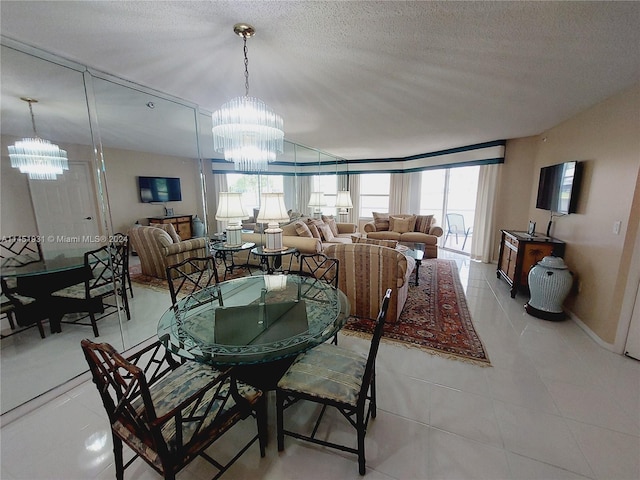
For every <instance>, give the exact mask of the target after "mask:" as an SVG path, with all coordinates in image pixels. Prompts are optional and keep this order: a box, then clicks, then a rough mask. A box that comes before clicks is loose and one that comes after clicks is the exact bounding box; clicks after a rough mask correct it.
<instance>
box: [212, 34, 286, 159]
mask: <svg viewBox="0 0 640 480" xmlns="http://www.w3.org/2000/svg"><path fill="white" fill-rule="evenodd" d="M233 31H234V32H235V33H236V34H237V35H238V36H240V37H242V38H243V39H244V65H245V69H244V76H245V95H244V96H243V97H237V98H234V99H232V100H230V101H229V102H227V103H225V104H224V105H222V106H221V107H220V109H219V110H217V111H215V112H214V113H213V115H212V120H213V128H212V133H213V146H214V148H215V150H216V151H217V152H224V158H225V160H227V161H230V162H233V163H234V165H235V169H236V170H241V171H257V172H261V171H265V170H267V165H268V164H269V163H270V162H273V161H275V160H276V155H277V154H278V153H282V152H283V147H284V131H283V127H284V122H283V120H282V117H280V116H279V115H277V114H276V113H275V112H274V111H273V110H271V108H269V106H267V105H266V104H265V103H264V102H263V101H262V100H260V99H258V98H254V97H250V96H249V67H248V66H249V59H248V57H247V38H250V37H252V36H253V35H255V29H254V28H253V27H252V26H251V25H248V24H244V23H237V24H236V25H234V27H233Z"/></svg>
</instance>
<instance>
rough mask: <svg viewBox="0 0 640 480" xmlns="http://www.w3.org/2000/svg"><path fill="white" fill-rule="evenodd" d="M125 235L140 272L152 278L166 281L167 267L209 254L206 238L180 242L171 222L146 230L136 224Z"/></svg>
mask: <svg viewBox="0 0 640 480" xmlns="http://www.w3.org/2000/svg"><path fill="white" fill-rule="evenodd" d="M128 235H129V239H130V241H131V245H132V246H133V249H134V250H135V252H136V253H137V254H138V257H139V258H140V266H141V267H142V273H143V274H144V275H149V276H152V277H157V278H163V279H165V278H167V272H166V268H167V267H168V266H170V265H175V264H176V263H180V262H182V261H183V260H186V259H187V258H194V257H206V256H207V254H208V248H207V240H206V239H205V238H203V237H200V238H192V239H190V240H181V239H180V237H179V236H178V234H177V233H176V230H175V228H174V227H173V225H172V224H170V223H167V224H157V225H155V224H154V226H148V227H147V226H143V225H136V226H134V227H132V228H130V229H129V232H128Z"/></svg>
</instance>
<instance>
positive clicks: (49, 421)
mask: <svg viewBox="0 0 640 480" xmlns="http://www.w3.org/2000/svg"><path fill="white" fill-rule="evenodd" d="M443 256H450V257H452V258H455V259H456V260H457V263H458V265H459V268H460V274H461V279H462V282H463V284H464V285H465V289H466V294H467V299H468V303H469V307H470V310H471V314H472V317H473V319H474V322H475V325H476V327H477V330H478V333H479V334H480V336H481V338H482V340H483V341H484V343H485V346H486V348H487V351H488V353H489V356H490V358H491V362H492V367H479V366H476V365H471V364H468V363H464V362H461V361H456V360H451V359H446V358H442V357H439V356H434V355H429V354H427V353H424V352H422V351H420V350H416V349H411V348H405V347H402V346H397V345H393V344H390V343H383V344H382V345H381V348H380V353H379V357H378V392H379V410H378V417H377V418H376V419H375V420H374V421H372V423H371V425H370V428H369V432H368V434H367V440H366V447H367V475H366V478H368V479H370V480H378V479H407V480H408V479H456V480H463V479H511V480H518V479H522V480H534V479H535V480H543V479H574V480H575V479H587V478H588V479H601V480H637V479H638V478H640V362H637V361H635V360H632V359H629V358H625V357H623V356H620V355H616V354H614V353H611V352H609V351H607V350H604V349H603V348H601V347H599V346H598V345H596V344H595V343H594V342H593V341H592V340H591V339H590V338H589V337H588V336H587V335H586V334H585V333H584V332H583V331H582V330H580V328H579V327H578V326H577V325H576V324H575V323H573V322H572V321H570V320H567V321H564V322H559V323H550V322H545V321H542V320H539V319H536V318H533V317H530V316H529V315H527V314H526V313H525V312H524V310H523V304H524V302H525V301H526V298H524V297H523V296H521V295H518V297H517V298H516V299H511V298H510V296H509V289H508V287H507V285H506V284H505V283H504V282H503V281H500V280H497V279H496V275H495V265H482V264H477V263H473V262H469V260H468V258H466V257H461V256H455V255H452V254H449V253H444V252H443ZM145 299H146V300H145ZM150 299H151V297H150V296H145V295H136V298H135V299H134V302H135V303H136V304H137V308H143V305H141V303H142V302H145V301H151V300H150ZM339 341H340V344H341V345H343V346H349V347H351V348H354V349H357V350H361V351H365V350H366V348H367V343H366V342H365V341H364V340H362V339H358V338H354V337H350V336H344V335H342V334H341V335H340V340H339ZM78 348H79V347H78ZM270 400H273V399H272V398H270ZM270 405H271V407H273V401H271V403H270ZM269 413H270V444H269V447H268V450H267V456H266V457H265V458H263V459H261V458H260V457H259V453H258V448H257V446H255V447H252V448H251V449H250V450H249V451H247V452H246V453H245V454H244V456H243V457H242V458H241V460H240V461H239V462H238V463H237V464H236V465H234V466H233V467H232V469H231V470H230V471H229V472H227V473H226V475H225V476H224V477H223V478H228V479H258V478H262V479H278V480H280V479H298V478H305V479H334V478H335V479H347V478H353V479H357V478H360V477H359V475H358V473H357V470H358V469H357V462H356V460H355V458H354V456H352V455H349V454H345V453H341V452H335V451H333V450H327V449H324V448H321V447H316V446H309V445H307V444H303V443H301V442H298V441H296V440H294V439H291V438H288V437H287V438H286V440H285V443H286V449H285V451H284V452H282V453H278V451H277V449H276V445H275V426H274V425H273V419H274V417H275V412H274V411H273V410H271V411H270V412H269ZM310 413H311V412H309V411H306V410H305V409H304V408H300V409H299V410H297V411H296V415H295V419H296V420H297V421H299V422H304V421H305V419H306V418H307V416H308V415H309V414H310ZM328 420H329V423H328V424H327V425H326V426H325V428H324V430H323V431H322V432H321V433H322V434H323V435H325V436H327V437H329V438H334V439H335V438H351V437H352V434H351V432H350V430H349V428H347V427H345V426H344V424H343V423H342V422H341V421H340V419H339V418H338V417H337V416H335V415H331V416H330V417H329V418H328ZM253 429H254V423H253V422H251V421H247V422H244V423H243V424H242V426H241V427H240V429H238V430H237V431H234V432H233V436H236V435H240V436H242V435H248V434H249V433H251V431H252V430H253ZM0 433H1V435H2V438H1V440H2V446H1V460H2V462H1V467H0V476H1V478H2V479H3V480H12V479H30V480H35V479H65V480H74V479H110V478H114V475H115V470H114V467H113V455H112V452H111V438H110V435H109V430H108V422H107V420H106V417H105V413H104V410H103V408H102V406H101V404H100V400H99V397H98V394H97V392H96V390H95V387H94V386H93V384H91V383H90V382H85V383H83V384H81V385H79V386H77V387H75V388H73V389H72V390H70V391H69V392H67V393H65V394H63V395H61V396H59V397H58V398H56V399H54V400H52V401H50V402H48V403H47V404H45V405H44V406H42V407H40V408H37V409H36V410H34V411H32V412H31V413H28V414H25V415H23V416H22V417H20V418H18V419H16V420H14V421H12V422H11V423H8V424H7V425H5V426H4V427H3V428H2V430H1V431H0ZM233 436H232V437H230V438H228V439H224V440H223V443H222V444H221V449H222V450H226V449H227V448H230V447H232V446H233V443H234V441H233V438H234V437H233ZM212 475H213V471H212V469H211V468H210V467H209V465H208V464H207V463H206V462H204V461H201V460H200V459H198V460H196V461H195V462H193V463H192V464H191V465H190V466H189V467H187V468H186V469H185V470H184V471H183V472H181V473H180V475H179V476H178V478H179V479H183V480H187V479H194V480H200V479H205V478H210V477H211V476H212ZM125 478H127V479H156V478H159V476H158V475H157V474H156V473H155V472H153V471H152V470H151V469H150V468H148V467H147V466H146V464H144V463H143V462H141V461H137V462H136V463H134V464H133V466H132V467H130V468H129V469H128V470H127V472H126V473H125Z"/></svg>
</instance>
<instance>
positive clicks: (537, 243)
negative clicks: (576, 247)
mask: <svg viewBox="0 0 640 480" xmlns="http://www.w3.org/2000/svg"><path fill="white" fill-rule="evenodd" d="M564 247H565V243H564V242H563V241H561V240H558V239H556V238H552V237H545V236H543V235H529V234H528V233H527V232H520V231H515V230H502V237H501V240H500V255H499V257H498V269H497V272H496V276H497V277H498V278H504V279H505V280H506V282H507V283H508V284H509V285H511V298H515V297H516V293H517V292H518V290H519V289H520V288H521V287H525V288H528V287H529V282H528V277H529V270H531V268H533V266H534V265H535V264H536V263H538V262H539V261H540V260H542V259H543V258H544V257H547V256H549V255H553V256H556V257H562V256H563V255H564Z"/></svg>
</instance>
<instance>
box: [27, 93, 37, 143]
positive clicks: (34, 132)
mask: <svg viewBox="0 0 640 480" xmlns="http://www.w3.org/2000/svg"><path fill="white" fill-rule="evenodd" d="M27 102H28V103H29V113H31V126H32V127H33V136H34V137H36V138H38V132H37V130H36V117H35V116H34V115H33V105H32V104H31V103H32V102H31V100H27Z"/></svg>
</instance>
